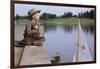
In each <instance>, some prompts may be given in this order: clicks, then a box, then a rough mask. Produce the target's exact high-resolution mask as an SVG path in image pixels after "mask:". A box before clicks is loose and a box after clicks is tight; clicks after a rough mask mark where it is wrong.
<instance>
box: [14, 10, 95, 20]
mask: <svg viewBox="0 0 100 69" xmlns="http://www.w3.org/2000/svg"><path fill="white" fill-rule="evenodd" d="M69 17H80V18H90V19H93V18H94V10H91V11H86V12H81V13H78V15H74V14H73V13H72V12H65V13H64V14H63V15H61V16H57V15H56V14H51V13H43V14H42V15H41V16H40V19H41V20H48V19H56V18H69ZM27 18H28V16H20V15H18V14H17V15H16V16H15V19H16V20H19V19H21V20H22V19H27Z"/></svg>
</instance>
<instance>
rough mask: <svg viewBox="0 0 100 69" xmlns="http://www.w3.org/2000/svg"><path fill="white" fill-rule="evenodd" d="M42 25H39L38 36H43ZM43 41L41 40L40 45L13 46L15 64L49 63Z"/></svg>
mask: <svg viewBox="0 0 100 69" xmlns="http://www.w3.org/2000/svg"><path fill="white" fill-rule="evenodd" d="M43 32H44V31H43V26H41V27H40V36H43V35H44V33H43ZM44 42H45V41H41V43H42V44H41V46H30V45H26V46H23V47H16V46H15V47H14V48H15V66H22V65H36V64H51V62H50V60H49V58H48V55H47V52H46V50H45V47H44Z"/></svg>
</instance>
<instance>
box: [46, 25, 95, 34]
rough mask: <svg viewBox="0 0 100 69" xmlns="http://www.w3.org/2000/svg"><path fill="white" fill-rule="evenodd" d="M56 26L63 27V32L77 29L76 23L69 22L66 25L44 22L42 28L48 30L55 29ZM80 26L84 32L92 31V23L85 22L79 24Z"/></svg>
mask: <svg viewBox="0 0 100 69" xmlns="http://www.w3.org/2000/svg"><path fill="white" fill-rule="evenodd" d="M57 26H59V27H61V28H62V29H63V31H64V32H70V33H71V32H72V30H73V29H77V24H75V25H71V24H68V25H63V24H61V25H53V24H51V25H47V24H44V29H45V32H50V31H56V29H57ZM81 26H82V29H83V31H84V32H87V33H88V32H90V33H91V34H92V33H93V32H94V24H90V25H87V24H81Z"/></svg>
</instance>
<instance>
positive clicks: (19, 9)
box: [14, 4, 94, 16]
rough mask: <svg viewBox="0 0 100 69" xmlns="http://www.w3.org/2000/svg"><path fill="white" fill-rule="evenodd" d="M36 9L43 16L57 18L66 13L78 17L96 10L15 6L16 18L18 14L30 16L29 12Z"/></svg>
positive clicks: (30, 5) (32, 5)
mask: <svg viewBox="0 0 100 69" xmlns="http://www.w3.org/2000/svg"><path fill="white" fill-rule="evenodd" d="M32 8H35V9H37V10H41V14H42V13H44V12H46V13H51V14H56V15H57V16H60V15H63V14H64V12H72V13H73V14H74V15H78V13H81V12H85V11H90V10H94V8H83V7H67V6H64V7H63V6H50V5H35V4H15V9H14V10H15V14H14V15H15V16H16V14H18V15H20V16H24V15H28V14H27V12H28V11H29V10H30V9H32Z"/></svg>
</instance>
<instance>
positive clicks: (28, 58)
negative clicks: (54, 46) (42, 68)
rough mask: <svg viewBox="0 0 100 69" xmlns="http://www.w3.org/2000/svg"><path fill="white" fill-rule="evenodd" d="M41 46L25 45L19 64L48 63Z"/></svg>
mask: <svg viewBox="0 0 100 69" xmlns="http://www.w3.org/2000/svg"><path fill="white" fill-rule="evenodd" d="M50 63H51V62H50V60H49V58H48V55H47V53H46V51H45V49H44V47H43V46H25V49H24V52H23V55H22V59H21V62H20V65H35V64H50Z"/></svg>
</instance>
